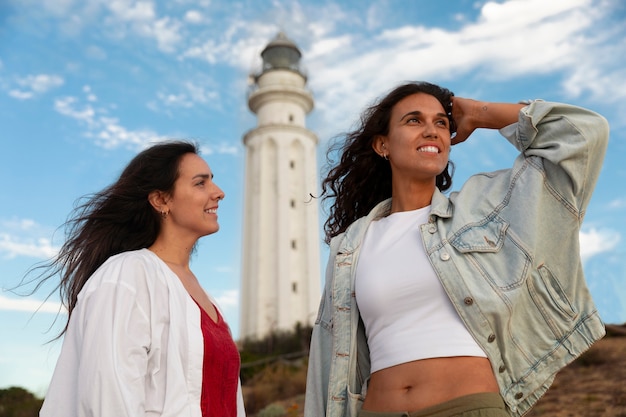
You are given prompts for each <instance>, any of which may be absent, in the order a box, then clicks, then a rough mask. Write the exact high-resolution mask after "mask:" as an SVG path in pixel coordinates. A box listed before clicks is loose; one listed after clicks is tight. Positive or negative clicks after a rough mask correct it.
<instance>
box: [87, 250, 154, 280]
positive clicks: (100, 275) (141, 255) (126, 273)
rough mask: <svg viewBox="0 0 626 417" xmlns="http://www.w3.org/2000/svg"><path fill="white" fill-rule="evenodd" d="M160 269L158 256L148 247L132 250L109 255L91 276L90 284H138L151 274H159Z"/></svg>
mask: <svg viewBox="0 0 626 417" xmlns="http://www.w3.org/2000/svg"><path fill="white" fill-rule="evenodd" d="M159 270H160V265H159V260H158V258H157V257H156V255H154V254H153V253H152V252H150V251H149V250H148V249H138V250H132V251H127V252H122V253H118V254H116V255H113V256H111V257H109V258H108V259H107V260H106V261H105V262H104V263H103V264H102V265H101V266H100V267H99V268H98V269H97V270H96V272H94V273H93V275H92V276H91V278H89V281H88V284H89V283H91V284H92V285H101V284H102V283H105V282H120V283H123V284H124V285H125V286H136V285H137V284H138V283H139V282H143V281H145V280H146V279H147V277H149V276H155V275H159V274H158V271H159Z"/></svg>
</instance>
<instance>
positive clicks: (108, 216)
mask: <svg viewBox="0 0 626 417" xmlns="http://www.w3.org/2000/svg"><path fill="white" fill-rule="evenodd" d="M223 198H224V193H223V192H222V190H221V189H220V188H219V187H218V186H217V185H216V184H215V183H214V182H213V174H212V172H211V169H210V168H209V166H208V165H207V163H206V162H205V161H204V160H203V159H202V158H201V157H200V156H199V155H198V148H197V147H196V145H194V144H192V143H188V142H184V141H171V142H163V143H159V144H156V145H153V146H151V147H150V148H147V149H145V150H144V151H142V152H141V153H139V154H138V155H137V156H135V158H134V159H133V160H132V161H131V162H130V163H129V164H128V165H127V166H126V168H125V169H124V171H123V172H122V174H121V176H120V177H119V179H118V180H117V181H116V182H115V183H114V184H112V185H111V186H109V187H107V188H106V189H104V190H103V191H100V192H98V193H96V194H95V195H93V196H91V197H90V198H88V199H87V200H86V201H85V202H84V203H83V204H82V205H80V206H79V207H78V208H77V209H76V211H75V212H74V215H73V216H72V217H71V218H70V220H69V221H68V223H67V226H68V231H67V240H66V242H65V243H64V245H63V246H62V248H61V250H60V252H59V254H58V256H57V257H56V258H54V259H53V260H52V261H51V263H49V264H47V265H44V267H45V268H46V272H45V273H44V275H43V280H46V279H49V278H51V277H53V276H56V274H59V275H60V276H61V282H60V284H59V286H58V289H59V292H60V295H61V299H62V300H63V303H64V305H65V306H66V307H67V310H68V321H67V324H66V327H65V329H64V331H63V333H62V334H63V336H64V340H63V347H62V349H61V354H60V356H59V359H58V362H57V365H56V368H55V371H54V374H53V377H52V382H51V383H50V387H49V389H48V392H47V394H46V398H45V401H44V404H43V407H42V409H41V413H40V415H41V416H42V417H49V416H59V417H86V416H98V417H107V416H108V417H122V416H134V417H138V416H163V417H165V416H171V417H179V416H197V417H209V416H211V417H224V416H232V417H235V416H238V417H241V416H243V415H244V414H245V413H244V409H243V398H242V396H241V388H240V383H239V366H240V359H239V352H238V350H237V346H236V345H235V343H234V341H233V339H232V336H231V333H230V329H229V328H228V325H227V324H226V322H225V321H224V318H223V316H222V313H221V312H220V311H219V309H218V308H217V306H216V303H215V300H214V299H213V298H212V297H211V296H209V295H208V294H207V293H206V292H205V291H204V290H203V289H202V287H201V286H200V283H199V281H198V279H197V277H196V276H195V275H194V273H193V272H192V270H191V269H190V266H189V261H190V256H191V253H192V251H193V249H194V248H195V245H196V242H197V241H198V239H200V238H201V237H203V236H206V235H210V234H213V233H215V232H217V231H218V229H219V224H218V221H217V210H218V205H219V202H220V201H221V200H222V199H223Z"/></svg>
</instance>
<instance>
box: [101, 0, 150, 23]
mask: <svg viewBox="0 0 626 417" xmlns="http://www.w3.org/2000/svg"><path fill="white" fill-rule="evenodd" d="M108 7H109V10H110V11H111V12H112V13H113V14H114V15H115V16H116V17H118V18H119V19H121V20H126V21H150V20H153V19H154V17H155V16H156V13H155V11H154V4H153V3H152V2H150V1H132V0H113V1H110V2H109V3H108Z"/></svg>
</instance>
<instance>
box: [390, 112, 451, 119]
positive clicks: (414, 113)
mask: <svg viewBox="0 0 626 417" xmlns="http://www.w3.org/2000/svg"><path fill="white" fill-rule="evenodd" d="M421 115H422V112H421V111H419V110H413V111H410V112H408V113H407V114H405V115H403V116H402V117H401V118H400V120H404V118H406V117H407V116H421ZM437 117H443V118H445V119H446V120H447V119H448V115H447V114H445V113H437Z"/></svg>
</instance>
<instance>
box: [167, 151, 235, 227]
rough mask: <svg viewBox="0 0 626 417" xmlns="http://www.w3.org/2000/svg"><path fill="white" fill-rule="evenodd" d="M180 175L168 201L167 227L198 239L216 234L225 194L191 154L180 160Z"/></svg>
mask: <svg viewBox="0 0 626 417" xmlns="http://www.w3.org/2000/svg"><path fill="white" fill-rule="evenodd" d="M178 171H179V176H178V179H177V180H176V182H175V183H174V191H173V193H172V195H171V196H170V198H169V199H168V201H167V210H169V214H168V216H167V219H166V220H167V223H169V224H168V227H170V230H176V231H178V232H180V233H181V234H184V235H187V236H191V237H193V238H195V239H198V238H200V237H202V236H206V235H209V234H212V233H215V232H217V231H218V230H219V227H220V226H219V224H218V222H217V207H218V202H219V201H220V200H221V199H223V198H224V192H223V191H222V190H221V189H220V188H219V187H218V186H217V185H216V184H215V183H214V182H213V173H212V172H211V169H210V168H209V165H208V164H207V163H206V162H205V161H204V159H202V158H201V157H199V156H198V155H196V154H192V153H189V154H186V155H184V156H183V157H182V158H181V160H180V164H179V166H178Z"/></svg>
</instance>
